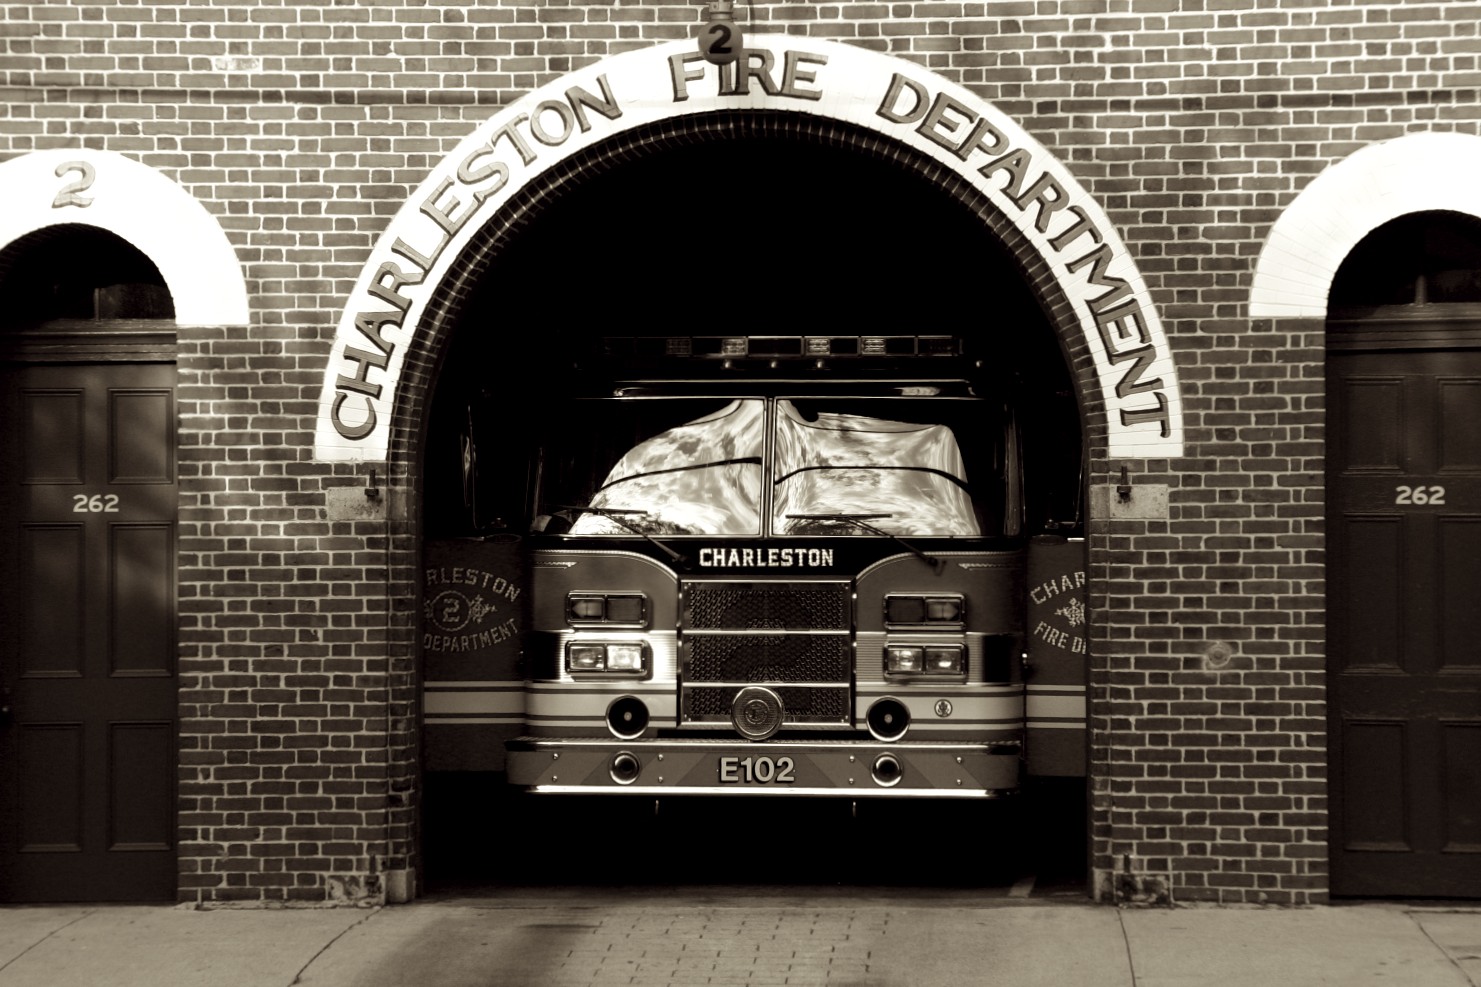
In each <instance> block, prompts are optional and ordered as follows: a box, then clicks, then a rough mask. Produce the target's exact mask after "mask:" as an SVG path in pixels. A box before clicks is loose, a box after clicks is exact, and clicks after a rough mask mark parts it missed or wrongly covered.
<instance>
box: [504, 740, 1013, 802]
mask: <svg viewBox="0 0 1481 987" xmlns="http://www.w3.org/2000/svg"><path fill="white" fill-rule="evenodd" d="M507 749H508V754H509V760H508V779H509V782H510V784H511V785H514V786H516V787H519V788H524V789H526V790H528V791H531V792H538V793H547V794H576V793H580V794H601V793H606V794H612V795H683V794H694V795H734V794H745V795H758V794H761V795H793V796H839V797H845V798H858V797H861V796H886V797H901V796H916V797H920V796H928V797H932V798H992V797H997V796H1004V795H1011V794H1013V793H1014V792H1016V791H1017V789H1018V777H1019V764H1020V754H1021V749H1020V746H1019V744H1017V743H1016V742H1003V743H996V744H962V743H947V742H937V743H930V742H915V743H894V744H880V743H875V742H871V741H810V742H809V741H798V742H791V743H788V742H780V743H768V744H747V743H744V742H737V741H723V740H640V741H623V740H610V739H590V740H585V739H573V740H565V739H562V740H551V739H547V738H535V737H521V738H518V739H515V740H511V741H509V743H508V745H507Z"/></svg>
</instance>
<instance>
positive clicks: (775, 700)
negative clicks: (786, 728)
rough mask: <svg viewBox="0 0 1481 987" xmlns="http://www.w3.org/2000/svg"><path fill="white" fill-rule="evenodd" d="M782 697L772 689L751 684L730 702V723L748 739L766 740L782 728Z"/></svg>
mask: <svg viewBox="0 0 1481 987" xmlns="http://www.w3.org/2000/svg"><path fill="white" fill-rule="evenodd" d="M782 713H783V710H782V697H781V696H778V695H777V694H776V693H775V692H772V691H771V690H770V689H763V688H762V687H761V686H759V685H751V686H747V687H746V688H744V689H742V690H741V691H740V692H737V693H736V694H735V701H734V702H732V703H731V704H730V723H731V725H732V726H734V727H735V732H736V733H738V734H740V735H741V736H742V737H745V738H746V739H747V740H766V739H767V738H769V737H771V736H772V734H774V733H776V732H777V731H778V730H780V729H781V728H782Z"/></svg>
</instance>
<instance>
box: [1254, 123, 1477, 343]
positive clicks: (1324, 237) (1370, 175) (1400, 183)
mask: <svg viewBox="0 0 1481 987" xmlns="http://www.w3.org/2000/svg"><path fill="white" fill-rule="evenodd" d="M1431 210H1448V211H1450V212H1461V213H1468V214H1469V215H1472V216H1476V217H1481V137H1477V136H1474V135H1471V134H1459V133H1441V132H1430V131H1427V132H1422V133H1414V134H1406V135H1405V136H1403V137H1396V138H1394V139H1393V140H1388V141H1382V142H1380V143H1376V144H1370V145H1368V146H1367V147H1364V148H1362V149H1361V150H1358V151H1355V152H1353V153H1352V154H1350V155H1348V156H1347V157H1346V158H1343V159H1342V160H1341V161H1338V162H1337V163H1335V164H1333V165H1331V166H1330V167H1329V168H1327V169H1326V170H1325V171H1323V172H1322V173H1321V174H1319V175H1317V176H1316V178H1315V179H1313V180H1312V182H1311V184H1309V185H1307V186H1306V188H1304V189H1303V190H1302V191H1301V193H1300V194H1299V195H1297V196H1296V198H1295V199H1294V200H1293V201H1292V202H1291V204H1290V206H1288V207H1287V208H1286V210H1285V212H1283V213H1282V214H1281V216H1280V219H1278V220H1277V221H1276V223H1275V225H1274V226H1273V227H1271V229H1270V236H1269V237H1268V238H1267V239H1266V241H1265V246H1264V247H1263V248H1262V249H1261V251H1260V258H1259V260H1258V261H1257V262H1256V263H1255V277H1254V282H1253V284H1252V285H1251V287H1250V317H1251V318H1255V319H1274V318H1325V317H1326V315H1327V295H1328V294H1329V292H1330V291H1331V288H1332V278H1333V277H1334V276H1335V275H1336V273H1337V269H1338V268H1339V267H1340V266H1341V265H1342V262H1343V261H1344V260H1345V259H1346V258H1347V255H1348V254H1349V253H1351V252H1352V249H1353V248H1354V247H1356V246H1357V245H1358V243H1359V241H1361V240H1362V239H1363V237H1365V236H1367V235H1368V234H1369V233H1371V232H1373V231H1374V230H1376V229H1377V228H1378V227H1380V226H1382V225H1383V224H1384V223H1387V222H1390V221H1391V220H1395V219H1398V218H1399V217H1400V216H1407V215H1409V214H1410V213H1416V212H1428V211H1431Z"/></svg>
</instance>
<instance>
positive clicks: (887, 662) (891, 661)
mask: <svg viewBox="0 0 1481 987" xmlns="http://www.w3.org/2000/svg"><path fill="white" fill-rule="evenodd" d="M925 667H926V649H925V648H922V647H920V646H919V645H903V646H902V645H892V646H890V647H888V648H885V649H884V668H885V671H886V672H888V673H890V674H891V675H918V674H920V673H921V672H923V671H925Z"/></svg>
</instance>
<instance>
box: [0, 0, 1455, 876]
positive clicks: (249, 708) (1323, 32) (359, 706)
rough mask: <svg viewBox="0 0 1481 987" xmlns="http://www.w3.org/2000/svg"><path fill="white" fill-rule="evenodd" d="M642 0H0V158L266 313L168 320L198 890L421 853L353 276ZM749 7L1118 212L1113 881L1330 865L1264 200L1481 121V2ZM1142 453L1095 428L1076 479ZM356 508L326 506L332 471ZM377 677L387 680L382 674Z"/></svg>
mask: <svg viewBox="0 0 1481 987" xmlns="http://www.w3.org/2000/svg"><path fill="white" fill-rule="evenodd" d="M700 9H701V5H699V4H688V3H684V4H675V3H661V2H656V0H641V2H632V0H619V2H604V3H593V4H576V3H564V2H560V0H540V2H534V0H529V2H516V0H490V2H485V3H479V4H471V3H442V4H422V3H415V4H413V3H405V4H402V3H396V2H393V0H387V2H384V3H376V4H362V5H357V6H348V5H344V4H340V3H333V4H330V3H323V2H320V3H298V4H294V5H286V4H277V3H250V2H246V0H243V2H238V3H209V4H208V3H205V2H191V3H154V2H151V3H143V4H130V3H105V2H87V3H76V4H60V3H35V4H17V3H5V4H3V5H0V44H3V52H4V56H3V71H4V85H5V86H6V96H5V99H4V100H3V101H0V155H4V156H11V155H16V154H20V153H24V152H26V151H31V150H35V149H41V148H50V147H70V146H78V145H85V146H88V147H98V148H105V149H108V150H112V151H117V152H121V153H125V154H128V155H131V156H133V157H135V158H137V159H139V160H141V161H143V162H144V163H146V164H148V165H151V166H153V167H155V168H158V169H160V170H161V171H163V172H164V173H166V174H167V175H169V176H170V177H172V178H174V179H175V180H177V181H178V182H180V183H181V184H182V185H183V186H184V187H185V188H186V189H187V190H188V191H190V192H191V193H192V194H193V195H195V196H196V197H198V198H199V199H200V200H201V201H202V202H203V203H204V204H205V205H206V207H207V208H208V209H209V210H210V211H211V212H212V213H214V214H215V215H216V216H217V218H218V219H219V220H220V222H221V224H222V226H223V228H224V229H225V230H226V231H227V232H228V234H229V236H230V237H231V239H232V242H233V243H234V245H235V246H236V249H237V253H238V256H239V257H240V260H241V262H242V265H243V267H244V271H245V274H246V278H247V281H248V286H249V291H250V295H251V302H252V306H253V324H252V326H251V327H250V329H248V330H246V331H240V330H233V331H226V330H206V329H193V330H189V331H186V332H183V333H182V339H181V343H180V353H181V359H180V375H181V393H180V398H181V410H182V419H181V426H182V449H181V465H182V481H183V482H182V489H183V494H182V504H181V580H180V587H181V589H180V592H181V600H180V612H181V672H182V698H181V711H182V734H183V747H184V749H183V753H182V767H181V801H182V816H181V826H182V847H183V849H182V870H183V871H184V874H183V877H182V884H181V889H182V890H181V895H182V898H184V899H186V900H201V901H219V900H251V901H288V900H305V901H307V900H313V901H321V900H325V899H326V898H330V899H337V900H357V899H359V900H364V899H370V900H375V899H377V897H378V896H379V895H381V894H383V893H384V892H385V887H384V883H385V882H384V881H383V880H382V875H385V874H387V873H391V874H400V873H403V872H405V870H406V868H407V867H409V866H413V865H414V861H413V860H412V859H411V857H412V855H413V853H414V848H415V840H414V836H413V833H412V831H411V821H412V808H411V800H412V798H413V795H414V783H415V778H416V768H415V744H414V741H415V733H416V731H415V723H414V718H413V715H412V714H413V710H414V705H415V689H414V681H415V678H414V671H415V670H414V667H413V664H414V651H413V638H412V634H413V629H414V625H415V614H414V613H412V612H411V610H410V605H409V604H408V603H407V602H406V601H408V600H410V599H412V598H413V597H414V588H413V587H414V581H412V580H410V579H409V574H410V572H411V569H412V566H413V565H414V561H415V547H416V539H415V525H414V523H413V522H412V520H411V518H412V517H414V513H415V511H414V508H413V507H411V506H409V505H410V503H411V501H410V500H409V498H408V497H407V495H406V493H405V491H404V489H403V488H404V487H406V486H407V477H408V476H409V475H410V473H411V471H412V467H411V465H409V464H406V463H398V464H394V467H395V471H394V475H393V476H391V477H390V478H387V476H386V472H385V468H384V467H383V468H382V473H381V478H380V483H381V485H382V486H383V487H384V488H385V490H386V497H387V498H388V499H387V504H388V505H389V506H387V507H386V509H384V510H383V511H382V512H381V513H380V514H379V515H374V516H371V517H369V518H363V519H357V518H355V517H352V516H347V515H345V514H344V513H343V512H340V511H336V510H333V509H332V507H333V504H334V503H339V502H335V501H332V499H331V496H332V491H333V489H335V488H340V489H344V488H355V489H357V490H358V489H359V488H362V487H364V486H365V485H366V484H367V481H368V476H367V475H366V473H365V470H364V469H363V468H362V469H360V470H351V469H350V468H348V467H330V466H327V465H324V464H318V463H315V462H313V461H312V458H311V457H312V451H311V450H312V438H311V415H312V412H313V407H314V402H315V399H316V397H317V388H318V384H319V381H320V379H321V376H322V373H323V369H324V360H325V357H326V355H327V352H328V341H329V339H330V338H331V336H332V332H333V326H334V323H335V321H336V319H337V316H338V312H339V308H340V306H341V305H342V304H343V301H344V299H345V297H346V296H347V294H348V293H349V291H350V288H351V284H352V281H353V279H354V277H355V276H356V274H357V273H358V271H359V268H360V266H361V264H362V263H363V262H364V260H365V258H366V256H367V253H368V251H369V248H370V246H371V244H372V243H373V241H374V240H375V238H376V236H377V234H378V233H379V232H380V231H381V230H382V229H383V228H384V227H385V225H386V223H387V221H388V218H389V217H390V216H391V214H392V213H394V211H395V210H396V209H397V208H398V207H399V205H400V204H401V203H402V201H403V200H404V199H405V198H406V196H407V195H408V193H409V192H410V191H411V189H412V188H413V187H414V186H415V185H416V183H417V182H419V181H420V180H421V179H422V178H423V177H424V176H425V175H426V173H427V171H428V170H429V169H430V167H431V166H432V164H433V163H434V162H435V161H437V160H439V159H440V157H441V156H442V155H444V154H446V153H447V152H448V151H449V150H450V149H451V147H452V145H453V144H454V143H455V142H456V140H457V139H458V138H459V137H460V136H461V135H463V134H464V133H466V132H467V131H468V130H469V129H470V128H471V126H472V125H473V123H474V122H475V121H478V120H482V119H485V118H487V117H488V116H490V115H491V114H492V113H493V112H494V111H495V110H496V109H497V108H498V107H499V106H501V105H504V104H505V103H507V102H509V101H510V100H512V99H514V98H515V97H517V96H518V95H520V94H522V93H523V92H525V91H527V90H528V89H530V88H533V87H535V86H536V85H538V84H541V83H544V82H546V81H549V80H551V79H552V78H555V77H557V76H559V75H560V74H562V73H564V72H566V71H569V70H571V69H573V68H576V67H578V66H582V65H586V64H589V63H590V62H592V61H594V60H596V59H599V58H601V57H603V56H605V55H608V54H613V53H616V52H619V51H622V50H626V49H629V48H633V47H638V46H646V45H649V44H652V43H654V42H657V41H661V40H667V39H672V38H676V37H682V36H685V35H687V33H688V32H689V31H690V29H691V26H692V25H693V24H694V23H695V22H696V21H697V19H698V16H699V11H700ZM738 15H739V17H738V19H739V20H740V22H741V23H742V24H743V25H744V26H745V27H746V28H747V30H749V31H753V32H754V31H758V30H767V31H777V32H796V33H805V34H809V35H816V36H823V37H828V38H832V39H837V40H841V41H845V42H849V43H854V44H859V45H864V46H867V47H870V48H874V49H878V50H881V51H886V52H889V53H892V54H895V55H898V56H900V57H903V58H907V59H912V60H914V61H917V62H920V63H923V64H925V65H927V66H929V67H930V68H932V69H934V70H936V71H938V72H940V73H941V74H943V75H944V76H946V77H947V78H950V79H952V80H954V81H957V82H960V83H962V84H964V85H966V86H968V87H969V88H971V89H973V90H974V91H976V92H977V93H978V94H980V95H981V96H982V97H984V98H986V99H988V100H990V101H993V102H994V103H996V104H997V105H998V106H999V107H1000V108H1001V109H1003V110H1004V111H1005V112H1007V113H1009V114H1010V115H1012V116H1014V117H1015V118H1016V119H1017V120H1018V121H1019V122H1020V123H1021V124H1022V125H1023V126H1024V127H1025V129H1027V130H1028V131H1029V132H1030V133H1032V134H1033V135H1035V136H1036V137H1037V138H1038V139H1039V140H1040V141H1042V142H1043V143H1044V144H1045V145H1046V146H1048V147H1049V148H1050V149H1051V150H1052V151H1054V152H1055V153H1056V154H1057V155H1059V156H1060V157H1061V159H1062V160H1063V161H1064V162H1065V163H1066V164H1067V166H1068V167H1069V168H1070V170H1071V171H1072V172H1073V173H1074V174H1075V176H1076V177H1077V178H1078V179H1079V181H1080V182H1081V183H1082V184H1083V185H1085V186H1086V187H1087V188H1088V190H1089V191H1090V192H1091V193H1092V195H1094V196H1095V197H1096V198H1097V199H1098V200H1099V201H1100V203H1101V204H1102V205H1103V206H1104V208H1105V209H1106V210H1107V212H1108V213H1109V215H1110V217H1111V219H1112V220H1113V222H1114V223H1115V224H1116V226H1117V227H1118V229H1119V232H1120V234H1121V236H1122V238H1123V239H1124V240H1125V241H1126V242H1127V244H1128V246H1129V248H1130V250H1131V252H1132V254H1133V255H1134V256H1135V257H1136V258H1137V260H1138V263H1139V264H1140V266H1141V271H1142V274H1143V276H1144V278H1145V279H1146V280H1147V282H1148V284H1149V286H1150V288H1151V291H1152V296H1153V301H1154V302H1155V303H1156V305H1157V306H1158V307H1159V310H1160V314H1161V316H1162V319H1163V322H1164V327H1165V329H1166V331H1167V333H1168V335H1169V338H1170V340H1171V343H1172V347H1173V350H1174V352H1175V354H1176V357H1177V360H1178V365H1179V373H1180V375H1181V381H1182V386H1183V396H1184V399H1185V402H1186V409H1185V410H1186V415H1187V418H1186V424H1187V425H1188V428H1189V432H1188V435H1189V439H1190V441H1189V444H1188V447H1187V458H1185V459H1180V460H1175V461H1170V462H1164V461H1154V462H1145V463H1131V464H1128V465H1129V466H1130V467H1131V469H1132V472H1133V476H1134V480H1135V482H1136V483H1138V484H1142V483H1146V484H1164V485H1166V486H1167V488H1168V490H1169V496H1170V508H1169V511H1168V516H1167V517H1166V518H1165V519H1161V518H1159V519H1145V520H1111V519H1108V518H1097V519H1095V520H1094V521H1093V523H1092V528H1091V538H1092V571H1091V577H1092V580H1093V587H1094V595H1093V601H1092V602H1093V613H1092V628H1093V638H1092V648H1093V658H1092V661H1093V668H1092V694H1093V705H1092V729H1093V761H1094V768H1093V770H1094V773H1095V780H1094V785H1093V798H1092V802H1093V807H1092V830H1093V833H1092V852H1093V860H1094V866H1095V867H1096V868H1097V871H1098V872H1099V873H1100V875H1101V877H1102V879H1103V887H1104V889H1105V891H1106V893H1107V894H1108V895H1109V894H1119V895H1122V896H1126V897H1138V896H1153V897H1155V896H1156V895H1157V894H1158V893H1160V891H1161V890H1163V889H1166V888H1170V889H1171V892H1172V894H1173V895H1174V896H1175V897H1177V898H1179V899H1183V900H1187V899H1208V900H1219V901H1256V900H1260V901H1274V902H1296V903H1300V902H1309V901H1320V900H1322V899H1323V897H1324V895H1325V888H1326V879H1325V873H1326V858H1325V838H1326V829H1325V816H1324V813H1325V808H1326V805H1325V798H1324V792H1325V786H1324V778H1325V766H1324V765H1325V721H1324V715H1325V712H1324V703H1323V699H1324V691H1323V685H1322V680H1323V629H1322V628H1323V623H1322V622H1323V608H1322V592H1323V569H1322V540H1321V531H1322V512H1323V504H1322V470H1323V459H1322V456H1323V434H1322V398H1323V395H1322V378H1321V373H1322V337H1321V326H1320V325H1319V324H1315V325H1314V324H1309V323H1294V324H1269V323H1252V322H1251V321H1250V320H1249V318H1248V317H1247V315H1246V308H1245V298H1246V295H1247V292H1248V289H1249V283H1250V274H1251V270H1252V268H1253V265H1254V260H1255V257H1256V255H1257V253H1258V251H1259V249H1260V247H1261V244H1262V242H1263V239H1264V237H1265V234H1266V232H1267V231H1268V229H1269V227H1270V225H1271V223H1272V222H1273V221H1274V220H1275V218H1276V217H1277V216H1278V215H1279V214H1280V211H1281V209H1282V208H1283V207H1284V206H1285V205H1286V204H1287V203H1289V202H1290V200H1291V198H1292V197H1293V196H1294V195H1295V194H1296V193H1297V192H1298V191H1299V190H1300V189H1301V188H1302V187H1303V186H1304V185H1305V184H1306V183H1307V182H1308V181H1309V180H1310V179H1311V178H1312V176H1314V175H1315V174H1317V173H1318V172H1320V171H1321V170H1322V169H1323V168H1325V167H1326V166H1327V165H1329V164H1331V163H1332V162H1334V161H1336V160H1339V159H1340V158H1342V157H1343V156H1344V155H1346V154H1349V153H1351V152H1352V151H1354V150H1356V149H1357V148H1359V147H1361V146H1363V145H1364V144H1366V143H1369V142H1372V141H1378V140H1383V139H1386V138H1391V137H1394V136H1397V135H1399V134H1402V133H1405V132H1407V131H1411V130H1416V129H1440V130H1461V131H1466V132H1477V131H1478V130H1481V98H1478V89H1481V67H1478V54H1481V37H1478V25H1481V4H1478V3H1471V2H1448V3H1419V2H1405V3H1376V2H1374V3H1370V2H1330V3H1312V2H1306V0H1279V2H1265V0H1260V2H1256V0H1202V2H1191V3H1190V2H1187V0H1064V2H1057V0H1038V2H1032V3H1029V2H1024V3H1018V2H997V0H994V2H992V3H969V4H963V3H949V2H943V3H936V2H921V3H888V4H886V3H878V4H875V3H864V2H850V3H823V4H812V3H780V4H771V3H766V4H762V3H756V4H751V5H746V4H740V5H738ZM1120 466H1121V463H1119V462H1109V461H1106V460H1105V459H1104V458H1100V457H1098V458H1096V460H1095V461H1094V462H1093V476H1092V482H1093V483H1094V484H1097V485H1104V484H1111V483H1115V482H1116V479H1117V477H1118V474H1119V469H1120ZM341 502H342V501H341ZM388 700H389V702H388Z"/></svg>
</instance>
